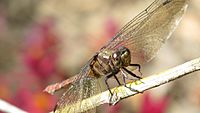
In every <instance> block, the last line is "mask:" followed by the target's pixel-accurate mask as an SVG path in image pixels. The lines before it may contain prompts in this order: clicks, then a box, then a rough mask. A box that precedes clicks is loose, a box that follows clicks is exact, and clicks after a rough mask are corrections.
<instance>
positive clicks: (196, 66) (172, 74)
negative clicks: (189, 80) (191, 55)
mask: <svg viewBox="0 0 200 113" xmlns="http://www.w3.org/2000/svg"><path fill="white" fill-rule="evenodd" d="M198 70H200V58H197V59H194V60H191V61H189V62H186V63H184V64H182V65H179V66H176V67H174V68H171V69H169V70H167V71H165V72H161V73H158V74H154V75H151V76H148V77H145V78H143V79H141V80H139V81H135V82H130V83H128V84H126V85H127V86H128V87H131V89H135V90H137V91H139V92H144V91H145V90H148V89H151V88H154V87H158V86H160V85H162V84H166V83H168V82H170V81H173V80H176V79H178V78H180V77H183V76H185V75H188V74H189V73H192V72H195V71H198ZM112 92H113V93H114V95H113V96H112V98H111V95H110V93H109V91H105V92H102V93H100V94H98V95H95V96H92V97H90V98H87V99H84V100H82V101H81V104H80V103H76V104H77V105H76V104H72V105H66V106H65V107H64V108H63V109H66V110H68V109H72V108H77V107H81V112H83V111H87V110H88V109H91V108H94V107H96V106H99V105H101V104H104V103H110V104H113V105H114V104H116V103H117V102H119V100H121V99H124V98H127V97H129V96H133V95H135V94H138V93H139V92H135V91H131V90H130V89H129V88H126V87H125V86H119V87H115V88H113V89H112Z"/></svg>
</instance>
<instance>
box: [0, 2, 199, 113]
mask: <svg viewBox="0 0 200 113" xmlns="http://www.w3.org/2000/svg"><path fill="white" fill-rule="evenodd" d="M152 1H153V0H84V1H83V0H59V2H58V1H55V0H0V99H3V100H5V101H7V102H9V103H11V104H13V105H15V106H17V107H19V108H21V109H23V110H25V111H28V112H30V113H46V112H49V111H52V110H53V108H54V106H55V103H56V101H57V99H58V98H59V97H60V95H56V96H51V95H48V94H45V93H43V92H42V90H43V89H44V88H45V87H46V86H47V85H49V84H52V83H56V82H60V81H62V80H64V79H66V78H68V77H71V76H73V75H75V74H77V73H79V71H80V69H81V67H82V66H83V65H84V64H85V63H86V62H87V61H88V60H89V58H90V57H91V56H92V55H93V54H94V53H95V52H96V51H98V50H99V49H100V48H101V47H102V46H103V45H104V44H105V43H106V42H107V41H108V40H110V39H111V38H112V37H113V36H114V34H115V33H116V32H117V31H118V30H119V29H120V28H121V27H122V26H123V25H124V24H126V23H127V22H128V21H129V20H131V19H132V18H133V17H134V16H136V15H137V14H138V13H139V12H141V11H142V10H144V9H145V8H146V7H147V6H148V5H149V4H150V3H151V2H152ZM199 4H200V1H199V0H191V2H190V5H189V9H188V10H187V12H186V14H185V15H184V18H183V20H182V21H181V23H180V25H179V26H178V28H177V30H176V31H175V33H173V35H172V37H171V38H170V39H169V40H168V42H167V43H166V44H165V45H164V46H163V48H162V49H161V50H160V52H159V53H158V55H157V56H156V57H155V58H154V59H153V60H152V61H151V62H149V63H147V64H146V65H144V66H143V67H142V72H143V75H144V76H148V75H151V74H154V73H158V72H162V71H164V70H166V69H169V68H171V67H173V66H176V65H179V64H182V63H184V62H186V61H189V60H192V59H194V58H197V57H199V56H200V52H199V50H200V32H199V30H200V5H199ZM198 74H200V73H199V72H195V73H192V74H191V76H187V77H184V78H181V79H180V80H176V81H174V82H172V83H169V84H167V85H163V86H161V87H159V88H154V89H152V90H150V91H147V92H145V93H143V94H139V95H137V96H134V97H130V98H127V99H125V100H122V101H120V102H119V103H118V104H117V105H116V106H113V107H109V106H108V105H101V106H100V107H98V109H97V110H98V111H97V112H98V113H189V112H190V113H199V112H200V84H199V81H200V77H199V76H198Z"/></svg>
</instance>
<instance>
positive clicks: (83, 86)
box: [55, 66, 101, 113]
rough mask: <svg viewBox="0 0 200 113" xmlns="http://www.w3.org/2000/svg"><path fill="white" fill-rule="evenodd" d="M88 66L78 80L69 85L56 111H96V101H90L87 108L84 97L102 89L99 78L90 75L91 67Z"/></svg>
mask: <svg viewBox="0 0 200 113" xmlns="http://www.w3.org/2000/svg"><path fill="white" fill-rule="evenodd" d="M87 68H88V66H86V67H85V68H84V69H82V71H81V72H80V74H79V75H77V76H80V77H81V78H79V79H78V80H77V81H75V82H73V83H71V84H70V86H68V88H67V90H66V91H65V92H64V93H63V96H62V97H61V98H60V100H59V101H58V103H57V106H56V109H55V113H95V110H96V109H95V107H96V106H95V103H93V102H92V101H91V102H88V104H89V103H90V104H91V106H90V107H89V108H85V106H84V104H85V103H82V100H83V99H86V98H88V97H91V96H94V95H95V94H98V93H100V91H101V89H100V86H99V84H98V83H99V82H98V79H97V78H94V77H90V76H88V75H87V74H88V72H89V70H88V69H89V68H88V69H87Z"/></svg>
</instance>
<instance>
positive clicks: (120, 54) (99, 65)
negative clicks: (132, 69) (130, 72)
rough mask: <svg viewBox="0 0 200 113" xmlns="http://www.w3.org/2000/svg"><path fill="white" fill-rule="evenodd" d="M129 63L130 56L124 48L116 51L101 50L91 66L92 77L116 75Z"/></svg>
mask: <svg viewBox="0 0 200 113" xmlns="http://www.w3.org/2000/svg"><path fill="white" fill-rule="evenodd" d="M130 63H131V54H130V51H129V49H127V48H126V47H120V48H118V49H116V50H102V51H101V52H99V53H98V54H97V57H96V60H94V62H93V64H92V70H93V71H94V73H95V75H94V76H97V77H98V76H103V75H106V74H108V73H110V72H113V73H118V72H119V70H120V68H122V67H127V66H129V65H130Z"/></svg>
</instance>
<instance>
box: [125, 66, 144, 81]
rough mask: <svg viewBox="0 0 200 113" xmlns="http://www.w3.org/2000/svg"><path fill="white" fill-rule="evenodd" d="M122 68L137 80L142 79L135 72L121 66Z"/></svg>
mask: <svg viewBox="0 0 200 113" xmlns="http://www.w3.org/2000/svg"><path fill="white" fill-rule="evenodd" d="M122 69H124V71H126V72H127V73H128V74H130V75H131V76H133V77H136V78H138V79H139V80H140V79H142V77H140V76H137V75H136V74H134V73H132V72H131V71H129V70H128V69H126V68H125V67H122Z"/></svg>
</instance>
